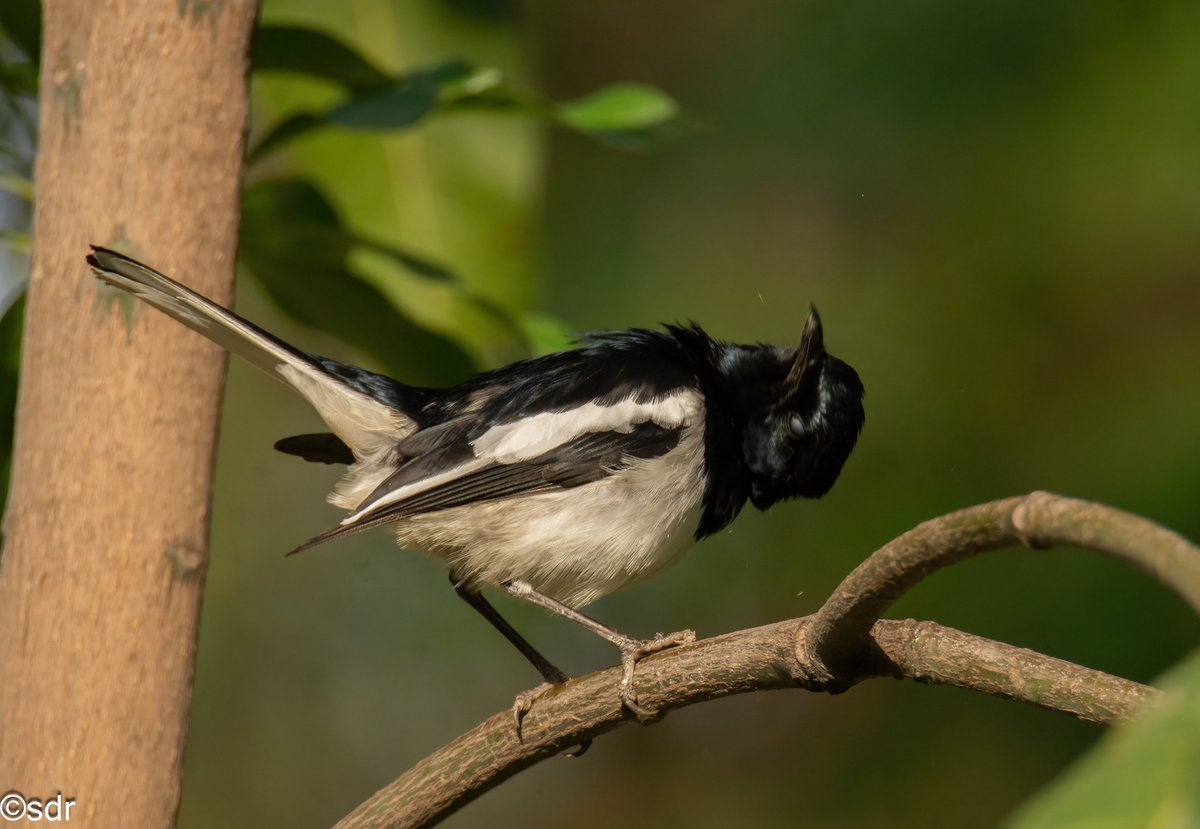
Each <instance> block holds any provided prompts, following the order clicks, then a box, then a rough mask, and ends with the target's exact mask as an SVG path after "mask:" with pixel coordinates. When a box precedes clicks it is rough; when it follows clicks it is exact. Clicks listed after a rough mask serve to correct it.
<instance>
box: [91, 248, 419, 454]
mask: <svg viewBox="0 0 1200 829" xmlns="http://www.w3.org/2000/svg"><path fill="white" fill-rule="evenodd" d="M87 261H88V264H89V265H91V266H92V271H93V272H95V274H96V277H97V278H98V279H100V280H101V281H103V282H105V283H107V284H109V285H112V286H114V287H117V288H120V289H121V290H123V291H127V292H128V293H130V294H132V295H133V296H135V297H137V298H138V299H141V300H143V301H144V302H147V303H149V304H150V305H153V306H154V307H155V308H157V309H159V310H160V311H162V312H163V313H165V314H167V315H168V316H170V317H172V318H173V319H175V320H177V321H179V322H181V323H183V324H184V325H186V326H187V327H188V328H191V329H192V330H194V331H198V332H199V333H201V334H203V335H204V336H205V337H208V338H209V339H210V340H212V341H213V342H215V343H217V344H218V345H220V346H222V347H223V348H225V349H228V350H229V351H230V352H232V353H234V354H237V355H239V356H241V357H244V358H246V359H247V360H249V361H250V362H251V363H253V364H254V365H256V366H258V367H259V368H261V369H262V370H263V371H266V372H267V373H268V374H271V375H272V376H274V377H275V378H277V379H279V380H282V381H283V382H285V383H287V384H288V385H290V386H291V387H292V388H294V389H296V391H298V392H300V394H302V395H303V396H304V397H305V399H307V400H308V402H309V403H311V404H312V406H313V408H315V409H316V410H317V413H318V414H320V415H321V418H322V419H323V420H324V421H325V422H326V423H327V424H328V425H329V428H330V429H332V430H333V432H334V433H335V434H336V435H337V436H338V437H339V438H341V440H342V441H343V442H344V443H345V444H346V446H348V447H349V449H350V451H351V452H353V454H354V457H355V458H356V459H357V460H360V461H362V460H365V459H367V458H369V457H373V456H376V455H378V453H379V452H381V451H383V450H385V449H386V448H388V447H390V446H392V445H394V444H395V442H396V441H397V440H398V439H401V438H403V437H404V436H405V435H406V434H408V433H409V432H411V431H413V430H414V429H415V428H416V424H415V422H414V421H413V419H412V418H411V417H410V416H409V415H408V414H406V412H405V409H404V407H403V406H402V405H400V404H401V403H402V401H404V399H405V396H406V395H410V396H411V395H414V394H416V393H417V391H418V390H415V389H410V388H409V387H406V386H404V385H403V384H401V383H399V382H397V381H395V380H392V379H390V378H385V377H383V376H382V375H376V374H371V373H370V372H366V371H363V370H362V369H355V368H353V367H351V366H346V365H343V364H341V363H336V362H334V361H332V360H326V359H323V358H317V357H314V356H313V355H311V354H306V353H305V352H303V351H300V350H299V349H297V348H293V347H292V346H290V345H288V344H287V343H285V342H284V341H283V340H281V339H279V338H278V337H275V336H273V335H271V334H268V333H267V332H266V331H263V330H262V329H261V328H259V327H258V326H256V325H254V324H252V323H250V322H247V321H246V320H244V319H242V318H241V317H239V316H238V315H237V314H235V313H233V312H232V311H229V310H227V309H225V308H222V307H221V306H220V305H217V304H216V303H215V302H212V301H210V300H208V299H205V298H204V297H202V296H200V294H197V293H196V292H195V291H192V290H190V289H188V288H186V287H184V286H183V285H180V284H179V283H178V282H176V281H175V280H173V279H171V278H170V277H168V276H165V275H163V274H161V273H159V272H158V271H156V270H154V269H153V268H149V267H147V266H146V265H143V264H142V263H140V262H138V261H136V260H133V259H130V258H129V257H127V256H124V255H122V254H120V253H117V252H115V251H112V250H108V249H106V248H101V247H93V248H92V253H91V255H90V256H88V258H87Z"/></svg>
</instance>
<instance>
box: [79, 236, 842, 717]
mask: <svg viewBox="0 0 1200 829" xmlns="http://www.w3.org/2000/svg"><path fill="white" fill-rule="evenodd" d="M87 261H88V263H89V264H90V265H91V266H92V269H93V271H94V272H95V274H96V276H97V277H98V278H99V279H101V280H103V281H104V282H106V283H108V284H109V285H113V286H115V287H117V288H120V289H122V290H125V291H128V292H129V293H131V294H133V295H134V296H136V297H138V298H139V299H142V300H144V301H146V302H148V303H149V304H150V305H153V306H154V307H155V308H158V309H159V310H161V311H163V312H165V313H166V314H168V315H169V316H171V317H173V318H174V319H176V320H178V321H179V322H181V323H183V324H184V325H186V326H188V327H189V328H192V329H194V330H196V331H198V332H200V333H201V334H203V335H204V336H206V337H208V338H209V339H211V340H213V341H214V342H216V343H217V344H219V345H221V346H223V347H224V348H226V349H228V350H229V351H231V352H233V353H235V354H239V355H241V356H242V357H244V358H246V359H247V360H249V361H250V362H252V363H254V364H255V365H256V366H258V367H259V368H261V369H263V370H264V371H266V372H268V373H270V374H271V375H273V376H275V377H276V378H277V379H279V380H282V381H283V382H285V383H287V384H288V385H290V386H291V387H292V388H294V389H295V390H296V391H298V392H299V393H300V394H301V395H303V396H304V398H305V399H306V400H308V402H309V403H310V404H311V405H312V406H313V408H314V409H316V411H317V413H318V414H319V415H320V416H321V418H322V419H323V420H324V421H325V423H326V425H328V427H329V428H330V430H331V431H332V434H314V435H299V436H296V437H290V438H285V439H283V440H280V441H279V442H278V443H276V444H275V448H276V449H278V450H280V451H282V452H286V453H289V454H292V455H298V456H300V457H301V458H304V459H305V460H308V461H315V462H320V463H336V464H345V465H346V466H347V469H346V473H345V475H344V476H343V478H342V479H341V481H340V483H339V484H338V485H337V487H336V488H335V489H334V491H333V493H332V494H331V495H330V496H329V500H330V502H331V503H333V504H335V505H337V506H339V507H342V508H343V509H345V510H347V511H349V513H350V515H349V516H348V517H347V518H346V519H345V520H343V521H342V522H341V524H340V525H338V526H337V527H335V528H333V529H331V530H330V531H328V532H326V533H323V534H322V535H319V536H317V537H316V538H314V539H312V540H310V541H308V542H306V543H304V544H302V545H301V546H300V547H298V548H296V550H294V551H293V552H298V551H300V550H304V549H307V548H309V547H311V546H313V545H315V544H318V543H321V542H324V541H329V540H331V539H334V538H338V537H341V536H344V535H349V534H351V533H356V532H359V531H361V530H366V529H369V528H371V527H378V526H387V527H388V528H389V529H390V530H391V531H392V532H393V533H394V534H395V536H396V540H397V541H398V542H399V544H400V545H401V546H402V547H407V548H412V549H415V550H420V551H423V552H425V553H428V554H430V555H433V556H436V557H438V558H441V559H442V560H444V561H445V562H446V564H447V566H448V568H449V571H450V579H451V581H452V583H453V585H454V588H455V590H456V591H457V592H458V594H459V595H460V596H462V597H463V598H464V599H465V600H466V601H467V602H469V603H470V604H471V606H473V607H474V608H475V609H476V610H477V611H479V612H480V613H481V614H483V616H484V617H486V618H487V619H488V620H489V621H490V622H491V623H492V624H493V625H495V626H496V628H498V629H499V630H500V632H501V633H503V634H504V636H505V637H506V638H507V639H508V640H509V641H510V642H512V644H513V645H514V646H516V648H517V649H518V650H520V652H521V653H522V654H523V655H524V656H525V657H526V658H527V659H528V660H529V661H530V662H531V663H532V664H533V665H534V667H536V668H537V669H538V671H539V672H540V673H541V675H542V677H543V679H544V680H545V682H546V683H550V684H557V683H561V682H565V681H566V679H567V677H566V675H565V674H564V673H563V672H562V671H560V670H559V669H558V668H556V667H554V666H553V665H552V664H551V663H550V662H549V661H547V660H546V658H545V657H543V656H542V655H541V654H540V653H538V651H537V650H535V649H534V648H533V647H532V646H531V645H530V644H529V643H528V642H526V641H525V639H524V638H522V637H521V635H520V634H518V633H517V632H516V631H515V630H514V629H513V628H512V627H511V626H510V625H509V624H508V623H507V622H506V621H505V620H504V619H503V618H501V616H500V615H499V614H498V613H497V612H496V610H495V609H494V608H493V607H492V606H491V605H490V604H489V603H488V602H487V600H486V599H484V597H483V596H482V594H481V593H480V590H481V588H483V587H485V586H486V587H496V588H499V589H501V590H504V591H505V592H507V593H509V594H510V595H513V596H516V597H518V598H521V599H524V600H526V601H529V602H532V603H534V604H537V605H540V606H541V607H543V608H546V609H548V610H551V611H553V612H555V613H557V614H559V615H561V616H564V617H566V618H569V619H571V620H573V621H575V622H578V623H580V624H582V625H584V626H585V627H587V628H588V629H589V630H592V631H593V632H595V633H596V634H598V635H600V636H602V637H604V638H605V639H607V640H608V641H610V642H612V643H613V644H614V645H616V646H617V647H618V648H620V651H621V661H622V665H623V668H624V676H623V681H622V685H621V692H620V695H621V700H622V702H623V704H624V705H625V706H626V707H627V708H628V709H629V710H630V711H632V712H633V713H634V714H636V715H638V716H639V717H645V716H649V715H650V712H647V711H646V710H645V709H643V707H642V706H640V705H639V704H638V702H637V697H636V694H635V693H634V688H633V675H634V666H635V664H636V663H637V661H638V659H640V658H641V657H642V656H644V655H646V654H648V653H652V652H654V651H657V650H661V649H663V648H666V647H670V646H672V645H676V644H680V643H684V642H688V641H691V640H692V639H693V638H694V634H693V633H692V632H691V631H682V632H679V633H673V634H668V635H665V636H664V635H661V634H660V635H658V636H656V637H654V638H653V639H649V640H640V639H635V638H633V637H630V636H626V635H625V634H622V633H620V632H618V631H615V630H613V629H611V628H609V627H606V626H605V625H603V624H601V623H599V622H597V621H595V620H594V619H591V618H590V617H587V616H584V615H583V614H582V613H580V612H579V610H578V608H581V607H583V606H585V605H587V604H589V603H590V602H593V601H595V600H597V599H599V598H600V597H602V596H606V595H608V594H609V593H612V592H614V591H616V590H620V589H622V588H624V587H629V586H630V585H634V584H638V583H639V582H642V581H645V580H646V579H648V578H650V577H652V576H654V575H655V574H657V573H659V572H661V571H662V570H664V569H665V568H667V567H669V566H671V565H672V564H674V563H676V562H677V561H679V559H680V557H681V556H683V554H684V553H685V552H686V551H687V550H688V549H689V548H690V547H691V546H692V545H693V544H694V543H695V542H696V541H697V540H698V539H701V538H704V537H705V536H708V535H711V534H713V533H715V532H717V531H718V530H720V529H722V528H723V527H725V526H726V525H727V524H729V522H730V521H732V520H733V519H734V518H735V517H736V516H737V514H738V513H739V512H740V511H741V509H742V507H743V506H745V504H746V501H747V500H749V501H750V502H751V503H752V504H753V505H754V506H755V507H757V508H758V509H760V510H765V509H767V508H768V507H770V506H771V505H772V504H774V503H776V502H777V501H780V500H784V499H787V498H796V497H803V498H819V497H821V496H822V495H824V494H825V493H826V492H827V491H828V490H829V488H830V487H831V486H832V485H833V482H834V481H835V480H836V479H837V476H838V474H839V472H840V471H841V469H842V465H843V464H844V463H845V461H846V458H847V457H848V456H849V454H850V451H851V449H853V447H854V444H855V441H856V440H857V438H858V434H859V431H860V430H861V428H862V424H863V406H862V396H863V386H862V383H861V382H860V381H859V378H858V375H857V374H856V373H855V371H854V369H852V368H851V367H850V366H848V365H847V364H846V363H844V362H842V361H841V360H839V359H837V358H836V357H833V356H832V355H830V354H829V353H828V352H826V350H825V346H824V341H823V337H822V330H821V322H820V319H819V318H818V316H817V312H816V309H815V308H814V309H812V310H811V311H810V313H809V314H808V318H807V320H806V322H805V324H804V330H803V333H802V335H801V338H800V345H799V347H798V348H788V347H783V346H773V345H736V344H733V343H726V342H721V341H719V340H715V339H713V338H711V337H709V336H708V335H707V334H706V333H705V332H704V331H703V330H701V328H700V327H699V326H697V325H694V324H693V325H690V326H687V327H679V326H666V327H665V328H664V330H661V331H649V330H642V329H635V330H631V331H623V332H616V333H607V334H598V335H593V336H591V337H588V338H586V339H585V340H584V341H583V344H582V347H580V348H578V349H576V350H573V351H564V352H561V353H557V354H550V355H547V356H545V357H538V358H536V359H532V360H524V361H521V362H518V363H513V364H512V365H509V366H505V367H503V368H499V369H496V370H494V371H488V372H484V373H483V374H479V375H477V376H475V377H473V378H471V379H469V380H466V381H465V382H463V383H460V384H459V385H457V386H453V387H451V388H448V389H432V388H420V387H416V386H410V385H407V384H404V383H401V382H399V381H397V380H393V379H391V378H390V377H385V376H383V375H381V374H375V373H373V372H370V371H366V370H364V369H361V368H356V367H355V366H351V365H347V364H345V363H340V362H337V361H335V360H330V359H327V358H324V357H318V356H315V355H312V354H307V353H305V352H303V351H300V350H299V349H296V348H294V347H292V346H290V345H288V344H287V343H284V342H283V341H282V340H279V339H278V338H276V337H274V336H272V335H270V334H268V333H267V332H265V331H263V330H262V329H260V328H258V327H256V326H254V325H252V324H251V323H249V322H247V321H246V320H244V319H242V318H241V317H239V316H237V315H236V314H234V313H233V312H231V311H228V310H226V309H224V308H222V307H220V306H218V305H216V304H215V303H213V302H210V301H209V300H207V299H205V298H204V297H202V296H200V295H199V294H196V293H195V292H193V291H191V290H189V289H188V288H186V287H184V286H183V285H180V284H179V283H178V282H175V281H174V280H172V279H170V278H168V277H166V276H164V275H163V274H161V273H159V272H157V271H155V270H153V269H151V268H149V267H147V266H145V265H143V264H141V263H139V262H136V261H134V260H133V259H130V258H128V257H126V256H123V255H122V254H119V253H116V252H114V251H111V250H106V249H104V248H99V247H97V248H93V250H92V254H91V255H90V256H89V257H88V260H87ZM545 687H546V686H545V685H544V684H543V685H542V686H539V687H538V688H537V689H534V690H533V691H530V692H526V693H525V694H522V695H520V696H518V698H517V701H516V702H515V703H514V714H515V716H516V718H517V724H518V727H519V725H520V718H521V716H522V714H523V713H524V712H525V711H526V710H528V708H529V706H530V705H531V704H532V701H533V700H534V699H535V698H536V695H537V694H538V693H540V692H541V690H543V689H544V688H545Z"/></svg>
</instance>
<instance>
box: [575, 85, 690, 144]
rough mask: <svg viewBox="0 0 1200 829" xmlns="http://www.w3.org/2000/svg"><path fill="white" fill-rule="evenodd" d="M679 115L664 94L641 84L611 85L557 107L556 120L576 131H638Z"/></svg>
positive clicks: (673, 102) (675, 106)
mask: <svg viewBox="0 0 1200 829" xmlns="http://www.w3.org/2000/svg"><path fill="white" fill-rule="evenodd" d="M678 115H679V105H678V104H676V103H675V101H674V100H673V99H672V98H671V97H670V96H669V95H667V94H666V93H665V92H663V91H661V90H659V89H656V88H655V87H653V86H647V85H645V84H634V83H630V84H615V85H613V86H607V87H605V88H603V89H599V90H597V91H595V92H593V93H591V94H590V95H585V96H584V97H582V98H576V99H575V100H574V101H567V102H565V103H562V104H559V105H558V119H559V120H560V121H562V122H563V123H564V124H566V125H567V126H569V127H572V128H574V129H577V130H579V131H580V132H611V131H614V130H640V129H646V128H647V127H653V126H657V125H659V124H663V123H665V122H667V121H669V120H671V119H672V118H675V117H677V116H678Z"/></svg>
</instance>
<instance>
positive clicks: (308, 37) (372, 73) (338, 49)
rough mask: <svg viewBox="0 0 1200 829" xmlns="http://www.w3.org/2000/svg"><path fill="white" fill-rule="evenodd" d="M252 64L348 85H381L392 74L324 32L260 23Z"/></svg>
mask: <svg viewBox="0 0 1200 829" xmlns="http://www.w3.org/2000/svg"><path fill="white" fill-rule="evenodd" d="M251 66H252V68H253V70H254V71H256V72H292V73H295V74H299V75H309V76H311V77H315V78H322V79H324V80H327V81H331V82H333V83H336V84H341V85H342V86H344V87H346V88H347V89H358V88H364V87H371V86H381V85H383V84H386V83H388V82H389V81H390V80H391V78H389V77H388V75H387V74H386V73H384V72H383V70H381V69H379V68H378V67H376V66H375V65H374V64H373V63H371V62H370V61H368V60H367V59H366V58H364V57H363V56H362V55H360V54H359V53H358V52H355V51H354V50H353V49H351V48H350V47H349V46H347V45H346V44H344V43H342V42H341V41H340V40H337V39H335V38H333V37H330V36H329V35H327V34H325V33H324V32H321V31H318V30H316V29H307V28H304V27H301V26H259V27H258V30H257V31H256V32H255V33H254V50H253V53H252V61H251Z"/></svg>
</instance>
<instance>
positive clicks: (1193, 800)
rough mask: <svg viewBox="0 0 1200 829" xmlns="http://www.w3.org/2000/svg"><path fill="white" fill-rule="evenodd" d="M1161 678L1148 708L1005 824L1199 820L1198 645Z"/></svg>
mask: <svg viewBox="0 0 1200 829" xmlns="http://www.w3.org/2000/svg"><path fill="white" fill-rule="evenodd" d="M1163 685H1164V687H1165V689H1166V693H1165V694H1164V695H1163V697H1162V698H1161V699H1160V700H1159V701H1158V702H1157V703H1155V704H1154V705H1153V707H1151V708H1150V709H1149V710H1147V711H1146V712H1144V713H1143V714H1142V715H1141V716H1140V717H1138V719H1137V720H1136V721H1134V722H1132V723H1130V724H1128V725H1124V726H1120V727H1118V728H1117V729H1115V730H1114V731H1113V732H1111V733H1110V734H1108V735H1106V736H1105V737H1104V738H1103V739H1102V740H1101V742H1100V743H1098V744H1097V745H1096V747H1095V748H1094V749H1093V750H1092V751H1091V752H1089V753H1088V754H1087V755H1086V756H1085V757H1084V758H1083V759H1082V760H1081V761H1080V762H1079V763H1077V764H1076V765H1075V766H1074V767H1073V768H1071V769H1069V770H1068V771H1067V772H1066V773H1065V774H1063V775H1062V777H1060V778H1059V780H1058V781H1057V782H1055V783H1054V784H1053V785H1052V786H1051V787H1050V788H1049V789H1047V790H1046V791H1044V792H1042V793H1041V794H1039V795H1037V796H1036V797H1035V798H1034V799H1033V800H1031V801H1030V802H1029V803H1027V804H1025V806H1024V807H1023V808H1022V809H1021V811H1020V812H1018V813H1017V814H1016V815H1015V816H1014V817H1013V819H1012V820H1010V821H1009V822H1008V824H1007V825H1006V826H1007V829H1108V827H1111V828H1112V829H1118V828H1119V829H1125V827H1161V829H1176V828H1178V829H1184V827H1194V826H1200V652H1197V653H1195V654H1193V655H1192V656H1191V657H1190V658H1189V659H1188V660H1187V661H1185V662H1184V663H1183V665H1182V666H1180V667H1179V668H1178V669H1177V670H1175V671H1173V672H1172V673H1171V675H1170V676H1169V677H1168V678H1167V679H1166V681H1165V682H1164V683H1163Z"/></svg>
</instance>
